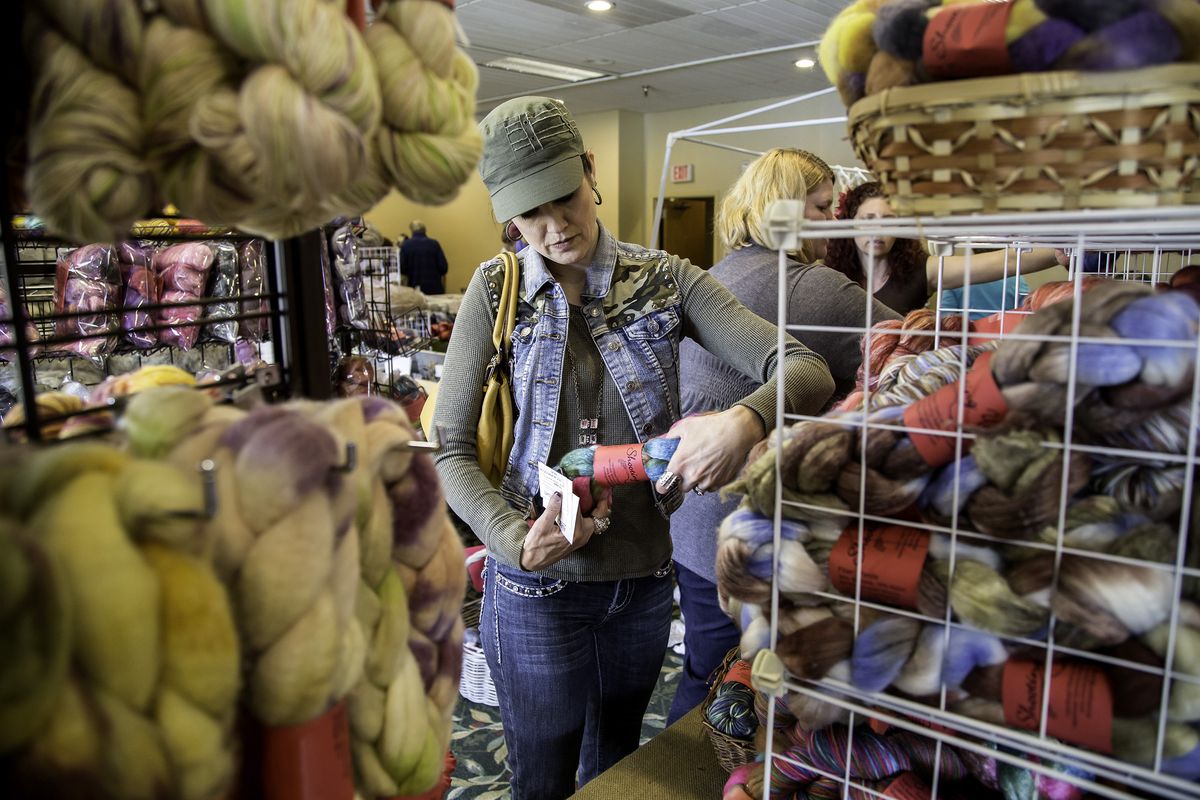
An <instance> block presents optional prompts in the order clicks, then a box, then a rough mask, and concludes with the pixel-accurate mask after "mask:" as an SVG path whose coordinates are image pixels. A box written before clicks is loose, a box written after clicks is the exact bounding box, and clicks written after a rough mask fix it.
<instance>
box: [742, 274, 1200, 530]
mask: <svg viewBox="0 0 1200 800" xmlns="http://www.w3.org/2000/svg"><path fill="white" fill-rule="evenodd" d="M1080 302H1081V303H1082V308H1081V309H1080V312H1081V318H1082V319H1083V320H1086V321H1085V322H1084V323H1082V324H1081V328H1080V331H1079V332H1080V333H1081V334H1083V335H1086V336H1089V337H1090V336H1095V337H1100V338H1103V339H1104V340H1105V341H1103V342H1091V341H1085V342H1080V343H1076V345H1075V348H1076V349H1075V358H1072V343H1071V342H1070V334H1071V332H1072V327H1073V326H1072V319H1073V310H1074V309H1073V306H1074V304H1073V303H1069V302H1063V303H1058V304H1055V305H1051V306H1048V307H1046V308H1043V309H1042V310H1040V311H1038V312H1037V313H1036V314H1033V315H1032V316H1030V317H1028V318H1027V319H1026V320H1025V321H1023V322H1022V323H1021V325H1020V327H1019V331H1020V332H1021V333H1022V334H1030V335H1032V336H1034V337H1038V338H1034V339H1031V340H1028V341H1026V340H1016V339H1004V340H1002V341H999V342H995V343H993V344H992V345H991V346H992V347H994V348H995V351H994V355H993V357H992V358H991V359H990V361H989V362H988V368H987V370H986V371H985V370H984V368H983V367H982V366H981V364H982V363H983V362H982V361H981V360H979V359H977V360H976V361H975V362H974V364H973V365H972V369H973V370H974V371H975V373H976V374H974V375H972V374H969V375H968V377H967V385H968V386H971V385H972V384H971V381H972V380H975V379H979V380H982V381H984V382H986V380H987V379H988V378H990V379H992V380H993V381H994V383H995V387H996V389H998V392H992V391H991V390H984V391H981V390H980V389H975V390H973V391H972V395H971V402H970V403H969V404H967V407H968V408H970V409H972V411H973V415H974V419H975V421H974V422H972V421H971V418H968V419H967V420H966V422H965V423H964V427H966V428H968V429H978V430H985V431H986V430H1004V429H1007V428H1012V427H1030V426H1032V425H1037V424H1041V425H1049V426H1061V425H1062V421H1063V418H1064V413H1065V406H1066V402H1067V397H1068V389H1069V388H1070V387H1069V386H1068V381H1069V380H1070V379H1071V377H1072V374H1071V367H1072V363H1074V367H1075V370H1074V376H1073V377H1074V379H1075V382H1076V387H1075V393H1074V402H1075V404H1076V410H1077V413H1076V417H1075V421H1076V427H1077V428H1079V429H1080V430H1081V431H1083V432H1086V435H1087V436H1088V437H1089V440H1090V441H1094V442H1098V443H1101V444H1103V443H1106V442H1107V441H1108V437H1110V436H1111V437H1113V438H1116V439H1119V438H1120V437H1121V436H1124V435H1125V434H1124V432H1123V430H1122V427H1123V428H1124V429H1127V428H1128V422H1129V420H1130V419H1131V418H1140V419H1142V420H1144V419H1145V418H1146V417H1148V416H1149V415H1151V414H1153V413H1156V412H1157V411H1159V410H1161V409H1164V408H1168V407H1170V406H1171V405H1173V404H1175V403H1177V402H1179V401H1180V400H1181V399H1183V398H1184V397H1186V396H1187V395H1188V394H1189V393H1190V391H1191V382H1192V374H1193V373H1192V371H1193V369H1194V353H1193V352H1191V351H1190V350H1189V349H1188V347H1186V346H1180V347H1170V346H1167V344H1166V343H1171V342H1175V343H1179V344H1180V345H1194V342H1195V340H1196V335H1197V324H1198V321H1200V305H1198V304H1197V303H1196V301H1194V300H1193V299H1192V298H1191V297H1190V296H1188V295H1185V294H1182V293H1179V292H1163V293H1159V294H1154V293H1152V291H1151V290H1150V289H1148V288H1145V287H1142V286H1138V285H1135V284H1120V283H1106V284H1104V285H1101V286H1097V287H1096V288H1094V289H1092V290H1091V291H1089V292H1088V293H1087V294H1085V295H1083V297H1082V299H1081V301H1080ZM1051 335H1052V336H1055V337H1061V339H1054V340H1046V339H1044V338H1041V337H1046V336H1051ZM1122 339H1151V340H1162V341H1163V342H1164V344H1163V345H1161V346H1145V345H1126V344H1122V343H1121V340H1122ZM1193 349H1194V348H1193ZM923 355H928V354H923ZM944 391H950V392H954V393H953V394H950V395H948V396H947V397H945V398H944V400H935V399H933V398H930V401H929V402H927V403H926V404H924V405H918V406H914V407H911V408H902V407H885V408H881V409H878V410H875V411H872V412H871V413H870V414H869V415H868V416H867V422H868V424H870V423H875V424H889V425H894V426H897V428H898V430H891V429H883V430H880V429H870V428H868V429H866V430H867V431H868V432H867V433H866V434H865V435H866V436H867V437H868V438H867V446H866V454H865V455H866V461H865V462H864V463H859V459H860V457H861V454H862V446H861V437H862V436H863V435H864V432H863V431H864V429H862V428H860V427H858V426H853V425H849V424H844V423H843V424H839V422H840V421H841V420H842V419H846V420H847V421H849V419H850V418H849V417H845V416H844V415H845V414H847V413H848V412H837V413H834V414H831V415H828V416H827V417H826V421H823V422H819V423H809V422H801V423H798V424H797V425H795V426H793V428H792V431H791V432H790V433H791V435H790V436H789V439H788V443H787V444H786V445H785V448H784V457H785V459H786V461H785V466H784V475H785V478H784V480H785V485H789V484H790V483H791V479H790V477H789V476H790V475H792V474H797V473H798V474H797V477H796V479H795V487H796V489H797V490H799V491H800V492H801V493H802V494H803V495H809V496H813V497H819V498H825V500H824V502H821V503H818V504H819V505H827V506H831V507H833V508H838V507H841V508H856V507H857V506H858V504H859V492H860V484H861V483H862V482H863V475H862V473H863V472H864V471H865V473H866V475H865V479H866V480H865V484H866V496H865V497H864V498H863V502H864V503H865V510H866V512H867V513H871V514H880V515H890V514H894V513H897V512H899V511H902V510H904V509H906V508H908V506H910V505H911V504H912V503H913V502H914V501H915V500H916V499H917V497H918V496H919V495H920V494H921V492H922V491H924V488H925V485H926V483H927V482H928V480H929V477H930V474H931V472H932V469H933V468H934V466H940V465H941V464H944V463H948V462H949V461H951V460H953V458H954V455H955V450H954V448H953V447H952V445H953V440H952V439H949V438H943V437H936V438H935V437H930V438H925V435H924V434H921V435H920V437H921V438H920V440H918V438H917V436H916V435H914V434H911V433H910V432H908V431H906V430H904V429H903V428H904V427H905V426H907V427H909V428H911V427H914V425H916V426H917V427H937V426H943V429H946V430H950V429H952V427H953V426H954V425H956V424H957V416H958V414H957V406H958V403H957V388H955V389H950V388H949V387H947V388H946V389H945V390H944ZM989 393H992V394H998V396H999V399H998V400H995V399H994V400H993V401H991V402H989V403H987V404H986V405H981V404H982V403H984V400H983V399H982V397H986V396H987V395H988V394H989ZM977 394H978V395H982V397H980V396H977ZM1000 401H1002V403H1001V402H1000ZM930 403H932V404H930ZM992 403H996V405H995V406H992ZM1117 410H1119V411H1120V412H1121V413H1120V414H1117V413H1116V411H1117ZM1118 417H1119V418H1120V419H1121V420H1122V421H1123V422H1125V423H1126V424H1125V425H1124V426H1120V427H1115V426H1114V425H1113V423H1112V420H1114V419H1116V418H1118ZM1081 435H1082V434H1081ZM965 444H966V443H965V442H964V445H965ZM760 460H761V459H760ZM931 461H932V463H931ZM939 462H940V463H939ZM793 464H798V465H799V466H800V469H799V470H794V469H793V467H792V465H793ZM762 472H763V470H761V469H756V468H754V467H752V468H751V469H750V470H748V476H749V477H750V478H751V480H749V481H747V480H743V481H741V482H740V484H741V485H740V486H739V485H735V487H731V488H737V489H738V490H739V491H743V492H744V493H745V494H746V495H747V496H749V497H751V502H752V503H755V502H757V500H766V501H769V502H770V504H771V505H767V506H762V507H763V508H769V507H771V506H773V502H774V498H773V487H771V489H772V491H771V493H770V495H767V496H763V495H762V491H763V486H762V485H757V484H756V482H755V480H757V481H759V482H761V483H762V484H769V481H770V475H765V476H764V475H762V474H761V473H762ZM767 472H769V470H768V471H767ZM764 478H765V480H764ZM832 498H836V501H833V500H832Z"/></svg>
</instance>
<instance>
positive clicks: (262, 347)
mask: <svg viewBox="0 0 1200 800" xmlns="http://www.w3.org/2000/svg"><path fill="white" fill-rule="evenodd" d="M258 357H259V358H261V359H262V360H263V361H265V362H267V363H268V364H274V363H275V343H274V342H259V343H258Z"/></svg>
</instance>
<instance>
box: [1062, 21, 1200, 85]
mask: <svg viewBox="0 0 1200 800" xmlns="http://www.w3.org/2000/svg"><path fill="white" fill-rule="evenodd" d="M1181 51H1182V48H1181V46H1180V44H1179V36H1178V35H1177V34H1176V33H1175V28H1174V27H1172V26H1171V24H1170V23H1169V22H1167V21H1166V20H1165V19H1164V18H1163V17H1162V16H1161V15H1159V14H1157V13H1155V12H1153V11H1142V12H1140V13H1137V14H1134V15H1133V16H1130V17H1126V18H1125V19H1122V20H1121V21H1120V22H1115V23H1113V24H1112V25H1109V26H1107V27H1105V28H1102V29H1100V30H1097V31H1095V32H1094V33H1092V34H1090V35H1089V36H1087V37H1086V38H1085V39H1083V40H1082V41H1080V42H1079V44H1077V45H1075V47H1072V48H1071V49H1070V50H1069V51H1068V52H1067V54H1066V55H1065V56H1063V58H1061V59H1060V60H1059V63H1058V64H1056V65H1055V66H1056V67H1057V68H1059V69H1079V70H1091V71H1103V70H1114V69H1137V68H1138V67H1149V66H1153V65H1155V64H1170V63H1172V62H1174V61H1177V60H1179V54H1180V52H1181Z"/></svg>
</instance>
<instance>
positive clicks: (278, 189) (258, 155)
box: [141, 0, 382, 236]
mask: <svg viewBox="0 0 1200 800" xmlns="http://www.w3.org/2000/svg"><path fill="white" fill-rule="evenodd" d="M285 17H286V19H287V20H288V23H289V24H288V26H287V34H286V35H280V33H279V28H280V26H281V24H282V21H283V19H284V18H285ZM181 27H182V28H184V29H185V30H182V31H180V30H179V28H181ZM205 40H208V41H205ZM181 53H186V54H188V55H187V56H186V57H181V55H180V54H181ZM144 59H145V60H144V63H143V69H142V78H143V83H142V86H141V90H142V93H143V98H144V102H145V109H146V123H147V132H148V135H149V137H150V141H151V142H153V143H154V144H155V150H154V152H153V160H154V163H155V165H156V167H157V168H158V179H159V181H160V183H161V185H162V189H163V194H164V195H165V196H166V197H167V198H168V199H169V200H171V201H172V202H173V203H175V204H176V205H177V206H178V207H179V208H180V210H181V211H182V212H183V213H184V214H186V215H188V216H194V217H196V218H197V219H202V220H204V221H205V222H207V223H208V224H210V225H212V224H216V225H235V226H238V227H240V228H242V229H244V230H247V231H250V232H253V233H259V234H262V235H264V236H287V235H291V234H295V233H299V232H301V231H305V230H308V229H309V228H312V227H314V226H315V225H319V224H321V222H322V221H325V220H327V219H328V218H329V216H328V214H325V213H322V212H323V211H324V210H323V209H322V208H321V206H322V203H323V201H325V200H326V199H327V198H329V197H331V196H335V195H337V194H339V193H341V192H343V191H345V190H346V189H347V188H348V187H349V186H350V185H351V183H352V181H354V180H355V178H357V177H358V175H359V174H360V173H361V172H363V171H364V170H366V169H368V168H369V161H368V160H367V153H368V148H369V144H368V140H369V138H370V137H371V136H372V135H373V134H374V132H375V130H376V128H377V126H378V125H379V119H380V112H381V106H382V102H381V98H380V89H379V77H378V74H377V73H376V69H375V62H374V59H372V58H371V55H370V51H369V50H368V49H367V47H366V44H365V42H364V41H363V39H362V36H361V35H359V33H358V32H357V31H356V30H355V28H354V25H353V23H352V22H351V21H350V19H349V18H348V17H347V16H346V15H345V14H344V13H343V11H342V9H341V8H340V7H339V6H337V5H334V4H330V3H324V2H320V0H299V2H288V3H287V4H283V3H280V2H277V1H276V0H271V1H270V2H257V3H246V2H245V0H203V2H197V3H168V4H164V8H163V11H162V13H161V14H159V15H156V16H155V17H154V18H152V19H151V20H150V21H149V22H148V24H147V28H146V43H145V52H144ZM184 87H187V88H186V89H185V88H184ZM180 89H184V90H183V91H179V90H180Z"/></svg>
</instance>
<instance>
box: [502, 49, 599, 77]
mask: <svg viewBox="0 0 1200 800" xmlns="http://www.w3.org/2000/svg"><path fill="white" fill-rule="evenodd" d="M484 66H485V67H493V68H495V69H506V70H508V71H509V72H520V73H523V74H526V75H541V76H542V77H543V78H554V79H555V80H560V81H570V82H572V83H574V82H575V81H586V80H588V79H590V78H603V77H604V76H605V75H606V74H607V73H604V72H596V71H595V70H592V69H579V68H578V67H567V66H563V65H562V64H551V63H550V62H549V61H536V60H534V59H532V58H517V57H516V56H508V57H506V58H498V59H496V60H495V61H489V62H487V63H486V64H484Z"/></svg>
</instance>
